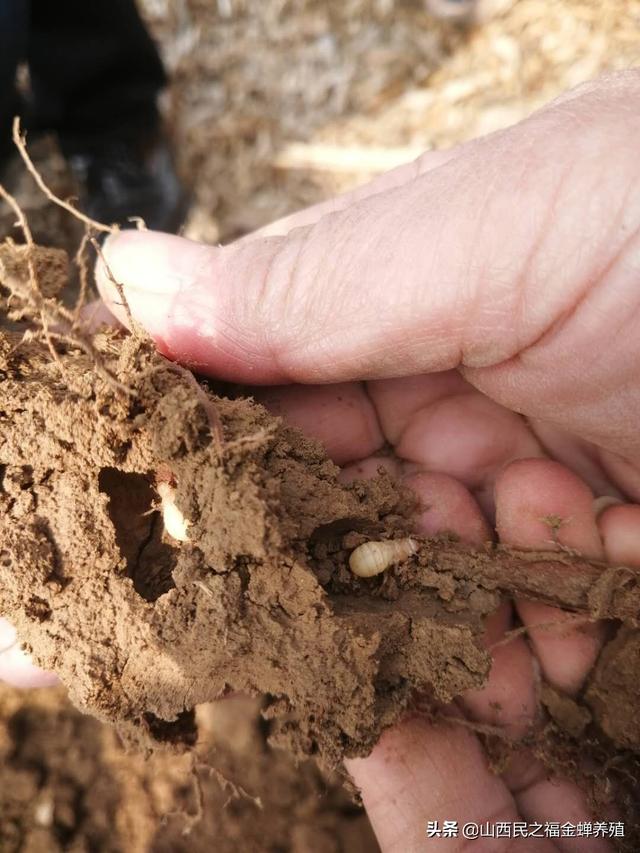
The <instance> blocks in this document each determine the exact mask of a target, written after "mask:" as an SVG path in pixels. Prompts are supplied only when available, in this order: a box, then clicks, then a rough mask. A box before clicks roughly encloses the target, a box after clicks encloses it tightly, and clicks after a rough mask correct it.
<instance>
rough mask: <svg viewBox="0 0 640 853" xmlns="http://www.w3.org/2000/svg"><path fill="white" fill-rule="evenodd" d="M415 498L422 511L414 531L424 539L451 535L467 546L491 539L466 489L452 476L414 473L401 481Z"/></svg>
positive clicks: (485, 524)
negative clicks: (439, 535)
mask: <svg viewBox="0 0 640 853" xmlns="http://www.w3.org/2000/svg"><path fill="white" fill-rule="evenodd" d="M404 482H405V483H406V485H407V486H409V488H410V489H412V490H413V492H414V493H415V494H416V495H417V497H418V498H419V500H420V502H421V505H422V508H421V510H420V512H419V514H418V516H417V518H416V532H417V533H423V534H425V535H426V536H435V535H437V534H439V533H453V534H454V535H456V536H459V537H460V539H461V540H462V541H464V542H468V543H469V544H470V545H482V544H484V543H485V542H488V541H490V540H491V538H492V537H491V530H490V528H489V525H488V524H487V522H486V520H485V518H484V516H483V514H482V511H481V510H480V507H479V506H478V504H477V502H476V501H475V500H474V498H473V496H472V495H471V493H470V492H469V490H468V489H467V488H466V487H465V486H464V485H463V484H462V483H460V482H459V481H458V480H456V479H455V478H454V477H450V476H448V475H447V474H438V473H431V472H424V473H416V474H411V475H409V476H407V477H406V478H405V480H404Z"/></svg>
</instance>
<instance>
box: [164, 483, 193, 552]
mask: <svg viewBox="0 0 640 853" xmlns="http://www.w3.org/2000/svg"><path fill="white" fill-rule="evenodd" d="M156 488H157V489H158V494H159V495H160V500H161V501H162V520H163V521H164V527H165V530H166V531H167V533H168V534H169V536H173V538H174V539H177V540H178V542H186V541H187V539H188V538H189V537H188V535H187V528H188V527H189V524H190V523H191V522H189V521H187V519H186V518H185V517H184V515H183V514H182V513H181V512H180V510H179V509H178V507H177V506H176V504H175V495H176V492H175V489H174V488H173V487H172V486H171V485H169V483H158V485H157V487H156Z"/></svg>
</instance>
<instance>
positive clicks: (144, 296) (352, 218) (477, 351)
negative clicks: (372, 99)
mask: <svg viewBox="0 0 640 853" xmlns="http://www.w3.org/2000/svg"><path fill="white" fill-rule="evenodd" d="M620 80H622V82H620ZM639 81H640V77H639V76H638V74H637V73H636V72H628V74H627V75H626V76H625V77H624V78H619V80H618V83H617V84H616V85H615V86H614V87H612V88H611V97H610V98H609V99H608V101H606V103H605V106H603V97H602V93H600V95H599V96H597V97H596V96H595V95H594V93H593V91H587V92H586V93H585V94H584V95H582V96H581V97H579V98H576V99H574V100H573V101H571V102H570V106H568V105H567V104H563V105H555V106H554V105H552V106H550V107H548V108H546V109H544V110H542V111H540V112H539V113H537V114H534V116H532V117H531V118H529V119H528V120H527V121H525V122H522V123H521V124H519V125H517V126H515V127H513V128H510V129H508V130H505V131H500V132H499V133H497V134H494V135H493V136H491V137H488V138H486V139H482V140H478V141H477V142H475V143H472V144H470V145H469V146H467V147H466V148H465V151H464V152H463V153H460V154H459V155H458V156H456V157H455V158H453V159H452V160H450V161H448V162H447V163H445V164H444V165H442V166H440V167H438V168H436V169H432V170H430V171H429V172H427V173H426V174H424V175H421V176H420V177H418V178H416V179H415V180H413V181H410V182H409V183H407V184H404V185H402V186H400V187H396V188H394V189H388V190H385V191H382V192H380V193H377V194H375V195H373V196H370V197H368V198H366V199H364V200H362V201H359V202H355V203H354V204H352V205H350V206H349V207H347V208H346V209H344V210H341V211H338V212H336V213H333V214H330V215H325V216H323V217H322V218H321V219H320V220H319V221H318V222H316V223H315V224H314V225H307V226H303V227H300V228H295V229H293V231H291V232H289V234H288V235H287V236H286V237H267V238H258V239H254V240H249V241H247V242H243V243H240V244H238V245H237V246H234V245H232V246H228V247H225V248H212V247H203V246H198V245H196V244H193V243H190V242H189V241H184V240H181V239H180V238H177V237H169V236H166V235H159V234H154V233H152V232H135V231H128V232H122V233H121V234H119V235H118V236H115V237H110V238H109V240H108V241H107V243H106V245H105V251H104V254H105V256H106V258H107V261H108V262H109V264H110V266H111V268H112V272H113V274H114V275H115V277H116V278H117V279H118V280H119V281H121V282H123V284H124V289H125V292H126V296H127V299H128V301H129V303H130V307H131V309H132V311H133V314H134V316H136V317H137V318H138V320H139V321H140V322H142V323H143V324H144V325H146V327H147V328H148V329H149V331H150V332H151V334H152V335H153V336H154V337H155V339H156V340H157V342H158V345H159V346H160V348H161V349H162V351H163V352H165V353H166V354H168V355H170V356H172V357H174V358H179V359H181V360H182V361H184V362H186V363H188V364H190V365H197V366H198V367H199V368H200V369H201V370H206V371H209V372H212V373H215V374H216V375H218V376H220V377H222V378H229V379H235V380H238V379H239V380H241V381H245V382H246V381H248V382H252V383H253V384H256V383H278V382H279V383H286V382H292V381H299V382H305V383H314V382H329V381H344V380H349V379H354V378H358V379H362V378H383V377H390V376H398V375H406V374H416V373H424V372H432V371H436V370H446V369H450V368H453V367H456V366H464V367H465V368H466V369H467V370H468V375H469V376H471V378H472V380H473V382H474V384H478V385H479V386H480V387H481V388H483V389H485V390H486V391H487V393H489V394H490V395H491V396H492V397H494V398H496V399H498V400H499V401H500V402H502V403H504V404H506V405H508V406H509V407H510V408H517V409H519V410H522V411H524V412H526V413H527V414H530V415H538V416H543V417H545V418H547V419H549V420H553V421H554V422H556V423H559V424H560V425H563V426H564V427H565V428H567V429H576V428H579V430H580V434H581V435H582V436H583V437H586V438H589V439H591V440H593V441H594V442H596V443H600V444H603V445H604V446H611V447H612V446H613V445H614V444H615V448H617V449H619V450H624V452H627V453H631V452H636V451H638V450H640V436H639V435H638V431H637V429H636V428H635V418H634V415H633V413H634V412H637V410H638V405H639V401H638V399H637V393H636V391H635V388H636V387H637V386H636V385H635V384H634V383H633V382H632V381H631V380H632V379H633V375H634V373H633V371H634V365H635V364H637V361H638V358H639V357H640V339H638V336H637V335H634V334H633V329H634V328H635V327H634V325H633V324H634V323H635V322H636V320H637V317H638V315H639V314H640V291H638V288H637V287H636V282H635V278H634V276H633V275H632V274H631V271H632V269H633V264H632V263H630V262H627V261H628V252H630V251H633V245H632V241H631V240H630V236H629V235H633V234H635V233H636V229H637V228H638V227H640V205H638V204H636V203H635V202H633V203H632V201H631V199H632V198H633V199H635V196H633V197H632V196H631V195H630V193H629V186H630V185H632V184H633V182H634V181H635V180H636V174H637V168H638V164H637V156H636V152H635V146H634V145H633V139H634V138H635V134H634V133H633V130H634V128H635V126H636V125H635V123H636V122H640V119H638V118H637V117H636V114H635V113H634V112H633V111H630V110H629V106H628V105H629V103H630V102H634V101H635V100H637V98H638V97H639V92H638V90H639V89H640V82H639ZM602 85H603V86H604V87H605V88H606V86H607V85H609V84H602ZM596 106H597V110H596V109H595V107H596ZM630 122H631V125H630ZM638 129H639V130H640V127H639V128H638ZM612 145H615V147H616V169H611V168H610V158H609V157H608V153H609V152H610V150H611V147H612ZM591 198H597V205H595V204H593V205H590V204H587V203H585V199H587V200H588V199H591ZM98 281H99V284H100V287H101V290H102V293H103V295H104V296H105V298H106V299H107V301H109V302H110V304H111V305H114V306H116V303H117V302H118V296H117V291H116V289H115V288H114V287H113V285H111V284H110V282H109V278H108V276H107V275H106V272H105V269H104V267H103V266H102V265H99V266H98ZM594 282H598V284H599V285H600V286H598V287H597V288H596V287H595V285H594ZM621 304H623V305H624V306H625V310H624V311H622V312H621V311H620V305H621ZM117 310H118V311H119V315H120V316H123V312H122V308H121V307H117ZM610 329H615V330H617V333H616V340H617V341H619V342H624V346H620V345H618V346H608V347H605V346H604V343H603V345H602V346H600V347H598V346H595V347H594V334H605V332H606V333H607V339H608V336H609V333H610ZM551 330H555V333H552V331H551ZM594 330H595V331H594ZM521 352H526V354H527V355H526V358H516V356H518V355H519V353H521ZM585 364H588V365H589V370H588V371H585V370H584V365H585ZM559 365H561V367H562V369H561V370H559V369H558V366H559ZM593 388H595V389H597V393H596V394H595V395H592V396H586V394H587V391H589V389H591V392H590V394H592V391H593ZM611 388H616V389H618V391H619V398H617V399H618V400H619V402H618V408H619V411H620V412H621V413H622V415H621V426H620V429H619V430H618V431H617V432H616V434H615V435H614V436H612V431H611V424H610V417H609V416H608V411H609V410H608V406H609V403H610V399H609V393H610V392H609V389H611ZM585 401H586V402H585ZM583 403H584V404H583ZM605 410H606V414H607V416H606V418H605V416H604V414H605Z"/></svg>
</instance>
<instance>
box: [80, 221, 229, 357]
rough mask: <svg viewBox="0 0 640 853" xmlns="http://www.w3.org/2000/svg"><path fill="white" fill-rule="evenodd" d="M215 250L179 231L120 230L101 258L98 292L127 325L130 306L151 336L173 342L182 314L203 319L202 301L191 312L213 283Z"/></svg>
mask: <svg viewBox="0 0 640 853" xmlns="http://www.w3.org/2000/svg"><path fill="white" fill-rule="evenodd" d="M216 252H217V250H216V249H215V248H214V247H211V246H206V245H204V244H200V243H195V242H193V241H191V240H187V239H185V238H183V237H177V236H176V235H174V234H163V233H161V232H159V231H138V230H126V231H118V232H117V233H115V234H110V235H109V236H108V237H107V239H106V240H105V242H104V245H103V247H102V251H101V253H100V257H99V258H98V262H97V264H96V270H95V279H96V284H97V287H98V291H99V292H100V295H101V297H102V299H103V300H104V302H105V304H106V306H107V307H108V308H109V310H110V311H111V312H112V313H113V314H114V315H115V316H116V317H117V319H118V320H120V322H122V323H124V324H126V325H128V311H127V307H128V309H129V311H130V312H131V315H132V316H133V318H134V319H135V320H137V321H138V322H139V323H140V324H141V325H142V326H144V327H145V328H146V329H147V331H148V332H149V333H150V334H151V335H152V336H154V337H157V338H160V339H163V338H167V339H168V340H169V341H170V342H171V337H172V335H173V334H174V333H175V328H176V324H177V320H178V319H180V320H181V321H184V322H186V324H187V326H191V325H193V324H194V322H195V321H196V320H199V319H200V318H201V316H202V306H201V305H200V306H199V309H200V310H199V311H198V313H197V314H195V315H194V316H193V317H189V315H188V313H187V311H192V312H193V311H194V310H195V304H194V303H196V302H197V301H201V300H202V297H203V292H206V290H207V287H206V285H209V284H210V281H211V276H210V274H209V273H210V267H211V265H212V264H213V262H214V259H215V256H216ZM203 285H205V286H204V287H203ZM124 300H126V303H127V305H126V306H125V304H124Z"/></svg>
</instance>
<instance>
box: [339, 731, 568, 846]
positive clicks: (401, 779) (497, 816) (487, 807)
mask: <svg viewBox="0 0 640 853" xmlns="http://www.w3.org/2000/svg"><path fill="white" fill-rule="evenodd" d="M345 764H346V766H347V769H348V770H349V772H350V773H351V775H352V777H353V780H354V782H355V783H356V785H357V786H358V787H359V788H360V791H361V793H362V800H363V803H364V806H365V808H366V810H367V814H368V815H369V819H370V820H371V823H372V825H373V828H374V831H375V833H376V836H377V838H378V842H379V844H380V847H381V848H382V850H383V851H384V853H406V851H416V853H417V851H425V853H428V851H432V850H433V851H438V853H458V851H466V850H468V851H470V853H471V851H473V853H476V852H477V853H494V851H495V853H500V851H507V850H508V851H518V853H525V851H527V853H528V851H533V853H537V851H547V850H553V849H554V848H553V845H552V844H551V843H550V842H549V841H546V840H543V839H541V840H539V841H538V840H536V839H531V838H528V839H522V840H520V839H518V840H516V839H495V838H493V839H478V840H476V841H469V842H465V840H464V839H463V838H461V837H458V838H433V839H429V838H427V837H426V831H425V830H426V827H427V823H428V821H439V822H440V825H441V826H442V823H443V821H445V820H455V821H457V822H458V824H459V826H462V825H463V824H464V823H465V822H467V821H469V822H475V823H484V822H485V821H490V822H491V823H494V822H496V821H508V822H513V821H514V820H517V819H518V812H517V809H516V806H515V802H514V800H513V797H512V796H511V794H510V793H509V791H508V790H507V788H506V787H505V785H504V784H503V783H502V781H501V780H500V778H499V777H498V776H496V775H494V774H493V773H492V772H491V771H490V770H489V768H488V766H487V763H486V760H485V757H484V754H483V751H482V748H481V746H480V744H479V743H478V741H477V739H476V738H475V736H474V735H473V734H471V732H469V731H466V730H465V729H462V728H460V727H456V726H453V725H450V724H446V723H439V724H438V725H432V724H430V723H429V722H428V721H427V720H425V719H423V718H422V717H419V716H417V715H416V716H412V717H411V718H409V719H408V720H406V721H405V722H403V723H401V724H399V725H397V726H394V727H393V728H391V729H388V730H387V731H386V732H385V733H384V734H383V735H382V738H381V739H380V742H379V743H378V745H377V746H376V747H375V748H374V750H373V752H372V753H371V755H370V756H369V757H368V758H358V759H351V760H349V761H347V762H345ZM521 841H522V843H520V842H521ZM487 842H488V843H487Z"/></svg>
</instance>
